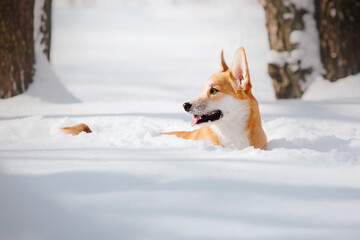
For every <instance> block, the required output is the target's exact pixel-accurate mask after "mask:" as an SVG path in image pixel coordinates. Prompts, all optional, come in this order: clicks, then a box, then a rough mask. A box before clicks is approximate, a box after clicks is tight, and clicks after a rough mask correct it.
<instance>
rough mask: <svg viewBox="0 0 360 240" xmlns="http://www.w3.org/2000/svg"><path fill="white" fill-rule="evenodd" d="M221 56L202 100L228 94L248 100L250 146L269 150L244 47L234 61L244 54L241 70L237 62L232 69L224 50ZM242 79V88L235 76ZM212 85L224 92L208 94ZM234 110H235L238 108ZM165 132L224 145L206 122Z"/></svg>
mask: <svg viewBox="0 0 360 240" xmlns="http://www.w3.org/2000/svg"><path fill="white" fill-rule="evenodd" d="M220 56H221V64H220V72H218V73H216V74H214V75H213V76H211V77H210V79H209V80H208V81H210V80H211V84H210V86H209V85H207V84H205V86H204V89H203V92H204V93H206V99H202V100H201V101H203V102H204V104H206V103H207V101H218V100H220V99H221V98H222V97H224V96H225V95H230V96H233V97H235V98H237V99H240V100H246V101H247V102H248V105H249V119H248V122H247V124H246V127H245V129H244V131H245V132H246V133H247V138H248V141H249V145H250V146H253V147H255V148H260V149H266V147H267V139H266V135H265V132H264V130H263V128H262V125H261V117H260V112H259V106H258V103H257V101H256V99H255V97H254V96H253V95H252V93H251V88H252V86H251V83H250V75H249V70H248V66H247V60H246V55H245V50H244V48H242V47H241V48H239V49H238V50H237V52H236V54H235V58H234V62H235V61H236V60H238V59H239V58H240V57H243V58H242V64H243V65H244V68H245V69H242V70H238V69H235V67H236V66H234V65H235V64H234V63H233V66H232V67H231V68H230V69H229V68H228V66H227V65H226V63H225V60H224V58H223V52H222V51H221V55H220ZM236 70H237V72H236ZM239 71H240V75H239ZM243 71H245V72H243ZM236 74H238V75H239V76H240V77H236V76H235V75H236ZM239 78H240V80H242V81H244V82H245V83H244V86H241V89H239V87H238V86H237V84H236V79H239ZM240 83H241V82H240ZM212 87H214V88H216V89H217V90H219V92H220V93H221V94H216V95H211V94H210V93H209V89H210V88H212ZM234 110H235V111H236V109H234ZM162 134H166V135H176V136H177V137H181V138H184V139H189V140H205V141H208V142H210V143H212V144H213V145H222V144H221V141H220V140H219V138H218V136H217V135H216V133H215V132H213V131H212V130H211V128H210V127H209V126H208V125H204V126H202V127H200V128H199V129H196V130H194V131H189V132H186V131H180V132H168V133H162Z"/></svg>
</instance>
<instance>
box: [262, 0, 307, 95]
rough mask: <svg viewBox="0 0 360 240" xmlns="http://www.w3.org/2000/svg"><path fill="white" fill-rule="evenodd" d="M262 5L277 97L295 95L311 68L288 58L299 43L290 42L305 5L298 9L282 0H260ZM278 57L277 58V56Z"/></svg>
mask: <svg viewBox="0 0 360 240" xmlns="http://www.w3.org/2000/svg"><path fill="white" fill-rule="evenodd" d="M261 3H262V5H263V7H264V9H265V17H266V28H267V30H268V36H269V43H270V48H271V50H272V55H273V56H272V58H273V59H272V60H270V62H269V65H268V72H269V75H270V77H271V78H272V81H273V86H274V89H275V94H276V97H277V98H298V97H301V96H302V94H303V90H302V88H301V81H305V76H306V75H308V74H309V73H310V72H311V68H306V69H302V68H301V66H300V64H301V62H300V60H299V61H295V62H294V61H289V60H288V59H287V58H289V56H290V54H289V53H290V52H291V51H293V50H295V49H296V48H297V47H298V46H297V44H294V43H292V41H291V39H290V35H291V33H292V32H293V31H296V30H303V29H304V22H303V19H302V18H303V15H304V14H305V13H306V11H305V10H304V9H297V8H296V7H295V5H293V4H290V3H288V4H285V2H284V1H283V0H262V1H261ZM276 59H278V60H276Z"/></svg>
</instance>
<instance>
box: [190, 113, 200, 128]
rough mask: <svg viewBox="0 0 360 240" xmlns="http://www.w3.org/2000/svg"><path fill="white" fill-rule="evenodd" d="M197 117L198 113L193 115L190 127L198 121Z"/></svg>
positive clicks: (198, 116) (198, 117)
mask: <svg viewBox="0 0 360 240" xmlns="http://www.w3.org/2000/svg"><path fill="white" fill-rule="evenodd" d="M199 119H200V115H195V116H194V117H193V119H192V120H191V126H192V127H193V126H195V125H196V123H197V122H198V121H199Z"/></svg>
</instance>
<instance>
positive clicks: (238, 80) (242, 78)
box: [230, 47, 251, 91]
mask: <svg viewBox="0 0 360 240" xmlns="http://www.w3.org/2000/svg"><path fill="white" fill-rule="evenodd" d="M230 70H231V72H232V74H233V76H234V77H235V85H236V89H237V90H243V91H247V90H249V89H251V84H250V75H249V69H248V65H247V61H246V54H245V50H244V48H243V47H240V48H239V49H238V50H237V51H236V53H235V56H234V61H233V63H232V65H231V69H230Z"/></svg>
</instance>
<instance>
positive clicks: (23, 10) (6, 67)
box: [0, 0, 35, 98]
mask: <svg viewBox="0 0 360 240" xmlns="http://www.w3.org/2000/svg"><path fill="white" fill-rule="evenodd" d="M33 22H34V0H1V3H0V35H1V36H0V98H8V97H11V96H15V95H17V94H20V93H22V92H24V91H25V90H26V89H27V88H28V86H29V84H30V83H31V82H32V77H33V73H34V68H33V67H34V61H35V60H34V38H33V32H34V31H33V30H34V26H33Z"/></svg>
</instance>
